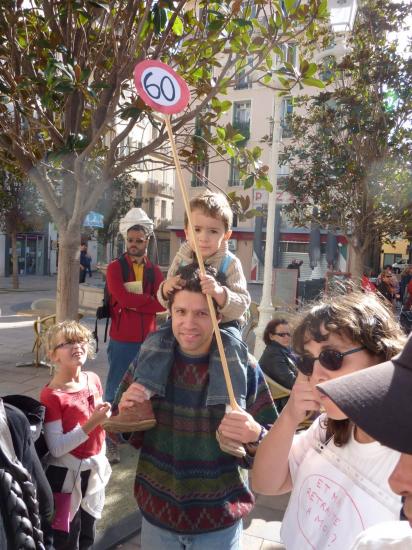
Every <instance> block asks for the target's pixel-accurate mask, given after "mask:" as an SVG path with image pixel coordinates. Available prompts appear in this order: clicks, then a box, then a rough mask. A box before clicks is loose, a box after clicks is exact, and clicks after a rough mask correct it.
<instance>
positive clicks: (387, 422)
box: [318, 336, 412, 550]
mask: <svg viewBox="0 0 412 550" xmlns="http://www.w3.org/2000/svg"><path fill="white" fill-rule="evenodd" d="M318 388H319V390H320V391H321V392H322V393H324V394H325V395H327V396H328V397H329V398H330V399H331V400H332V401H333V402H334V403H335V404H336V405H337V406H338V407H339V409H340V410H341V411H342V412H343V413H344V414H345V415H347V416H348V418H350V419H351V420H352V421H353V422H355V423H356V425H358V426H360V427H361V429H362V430H364V431H365V432H366V433H367V434H369V435H370V436H372V437H373V438H374V439H376V440H377V441H379V442H380V443H382V444H383V445H386V446H387V447H390V448H392V449H395V450H397V451H399V452H400V453H401V456H400V458H399V461H398V463H397V465H396V467H395V469H394V470H393V472H392V473H391V475H390V477H389V480H388V481H389V485H390V487H391V488H392V490H393V491H394V492H395V493H397V494H400V495H402V497H403V500H404V504H403V510H402V514H401V518H402V519H406V520H407V522H406V521H399V522H385V523H382V524H378V525H376V526H374V527H371V528H370V529H368V530H366V531H365V532H364V533H361V534H360V535H359V537H358V539H357V540H356V541H355V544H354V546H353V550H355V549H356V550H361V549H365V550H366V549H373V550H378V549H380V550H384V549H386V548H397V549H399V550H400V549H405V550H406V549H407V548H408V549H409V548H412V530H411V529H410V527H412V336H410V337H409V339H408V341H407V343H406V345H405V347H404V349H403V350H402V352H401V353H400V354H399V355H397V356H395V357H394V358H393V359H392V360H390V361H386V362H384V363H381V364H379V365H376V366H374V367H371V368H370V369H365V370H362V371H359V372H356V373H352V374H349V375H348V376H343V377H342V378H339V379H336V380H329V381H328V382H324V383H322V384H320V385H319V386H318ZM408 522H409V524H408Z"/></svg>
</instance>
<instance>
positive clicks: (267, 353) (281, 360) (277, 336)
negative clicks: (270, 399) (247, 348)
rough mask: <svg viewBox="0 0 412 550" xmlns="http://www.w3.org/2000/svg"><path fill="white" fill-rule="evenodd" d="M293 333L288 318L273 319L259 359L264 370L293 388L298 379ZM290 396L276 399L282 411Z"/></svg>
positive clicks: (267, 326) (266, 333) (267, 330)
mask: <svg viewBox="0 0 412 550" xmlns="http://www.w3.org/2000/svg"><path fill="white" fill-rule="evenodd" d="M290 340H291V333H290V327H289V323H288V321H287V320H286V319H284V318H281V319H272V320H271V321H269V323H268V324H267V325H266V328H265V330H264V333H263V341H264V342H265V344H266V347H265V349H264V351H263V353H262V356H261V358H260V359H259V365H260V367H261V369H262V370H263V372H264V373H265V374H267V375H268V376H269V378H271V379H272V380H274V381H275V382H277V383H278V384H280V385H281V386H283V387H284V388H287V389H288V390H291V389H292V386H293V384H294V383H295V380H296V374H297V371H296V362H295V357H294V355H293V354H292V352H291V350H290ZM288 399H289V398H288V397H282V398H280V399H276V401H275V404H276V408H277V410H278V412H280V411H281V410H282V409H283V407H284V406H285V405H286V403H287V401H288Z"/></svg>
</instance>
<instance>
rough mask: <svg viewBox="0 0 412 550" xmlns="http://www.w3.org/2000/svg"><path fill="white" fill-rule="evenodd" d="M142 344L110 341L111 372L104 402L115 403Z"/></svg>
mask: <svg viewBox="0 0 412 550" xmlns="http://www.w3.org/2000/svg"><path fill="white" fill-rule="evenodd" d="M141 345H142V344H141V343H140V342H119V340H113V339H112V338H111V339H110V341H109V345H108V346H107V358H108V360H109V372H108V374H107V380H106V389H105V391H104V400H105V401H108V402H109V403H113V401H114V398H115V396H116V392H117V388H118V387H119V384H120V382H121V381H122V378H123V376H124V375H125V373H126V371H127V369H128V368H129V365H130V363H131V362H132V361H133V359H134V358H135V357H136V355H137V354H138V352H139V349H140V346H141Z"/></svg>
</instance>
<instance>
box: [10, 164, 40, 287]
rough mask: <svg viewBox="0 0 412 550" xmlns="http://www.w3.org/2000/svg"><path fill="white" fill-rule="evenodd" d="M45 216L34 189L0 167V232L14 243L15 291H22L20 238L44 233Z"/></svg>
mask: <svg viewBox="0 0 412 550" xmlns="http://www.w3.org/2000/svg"><path fill="white" fill-rule="evenodd" d="M45 215H46V214H45V211H44V208H43V206H42V202H41V200H40V197H39V194H38V192H37V190H36V188H35V186H34V185H33V184H31V183H30V182H27V181H25V180H24V179H23V178H22V176H21V174H19V173H15V172H13V171H12V169H10V170H8V169H6V168H5V167H4V166H2V167H0V228H1V229H2V230H3V231H4V232H5V233H6V234H7V235H9V236H10V239H11V250H12V254H11V256H12V266H13V273H12V277H13V288H19V263H18V255H17V234H18V233H22V232H27V231H34V230H42V229H43V227H44V223H45Z"/></svg>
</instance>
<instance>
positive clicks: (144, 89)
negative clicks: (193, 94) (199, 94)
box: [134, 59, 190, 114]
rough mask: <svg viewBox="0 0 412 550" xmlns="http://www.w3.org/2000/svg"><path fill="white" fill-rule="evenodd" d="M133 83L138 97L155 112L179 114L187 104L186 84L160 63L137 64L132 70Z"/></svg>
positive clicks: (154, 60) (188, 95) (151, 60)
mask: <svg viewBox="0 0 412 550" xmlns="http://www.w3.org/2000/svg"><path fill="white" fill-rule="evenodd" d="M134 81H135V85H136V89H137V91H138V93H139V95H140V97H141V98H142V99H143V101H144V102H145V103H146V104H147V105H149V106H150V107H152V109H154V110H155V111H159V112H161V113H165V114H172V113H179V112H180V111H182V110H183V109H184V108H185V107H186V105H187V104H188V103H189V99H190V92H189V88H188V86H187V84H186V82H185V81H184V80H183V78H182V77H181V76H179V75H178V74H177V73H176V72H175V71H174V70H173V69H171V68H170V67H169V66H168V65H166V64H165V63H162V62H161V61H157V60H156V59H147V60H146V61H142V62H141V63H138V64H137V65H136V67H135V69H134Z"/></svg>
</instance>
